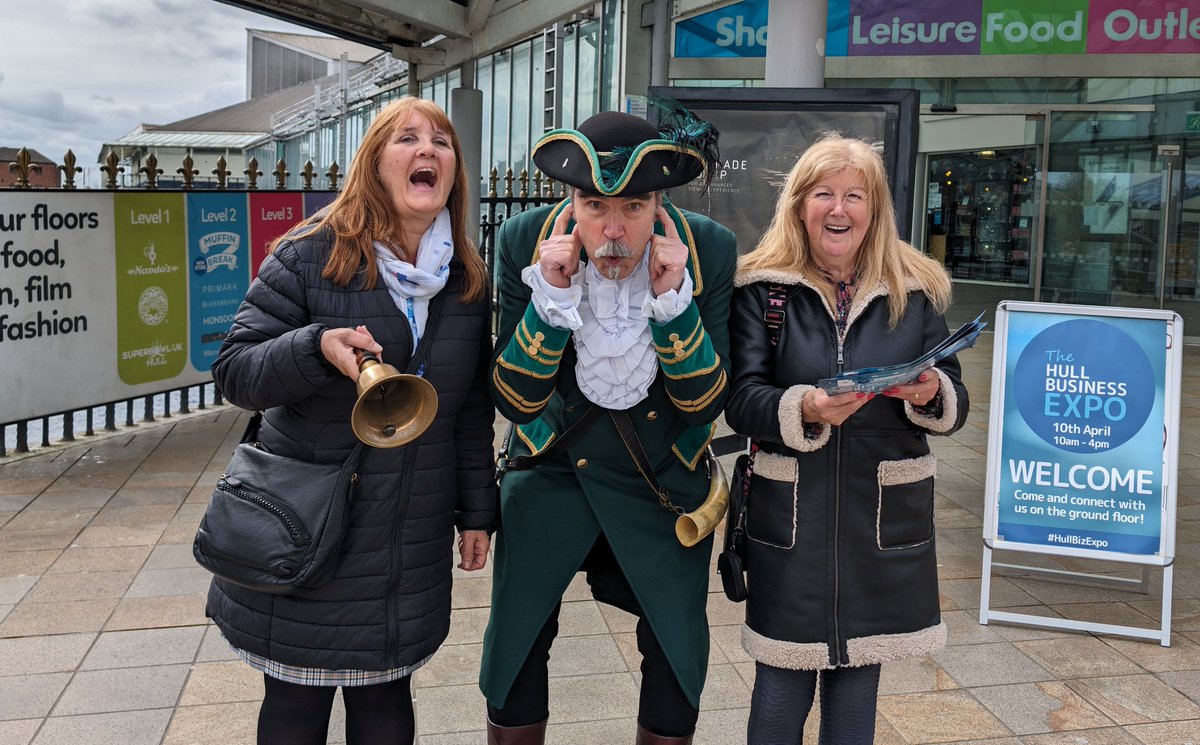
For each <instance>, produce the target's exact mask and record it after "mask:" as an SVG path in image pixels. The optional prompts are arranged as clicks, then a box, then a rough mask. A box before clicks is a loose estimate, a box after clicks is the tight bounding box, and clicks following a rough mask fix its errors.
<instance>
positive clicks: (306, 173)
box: [300, 160, 317, 191]
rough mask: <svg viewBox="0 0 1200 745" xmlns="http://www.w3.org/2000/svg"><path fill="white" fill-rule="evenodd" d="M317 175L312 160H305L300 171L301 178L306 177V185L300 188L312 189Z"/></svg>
mask: <svg viewBox="0 0 1200 745" xmlns="http://www.w3.org/2000/svg"><path fill="white" fill-rule="evenodd" d="M316 175H317V173H316V171H314V170H313V164H312V161H311V160H306V161H304V168H303V169H302V170H301V171H300V178H302V179H304V185H303V186H301V187H300V188H301V189H303V190H304V191H312V182H313V178H315V177H316Z"/></svg>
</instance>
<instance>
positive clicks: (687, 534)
mask: <svg viewBox="0 0 1200 745" xmlns="http://www.w3.org/2000/svg"><path fill="white" fill-rule="evenodd" d="M705 463H706V464H707V470H708V496H706V497H705V498H704V504H702V505H700V506H699V507H697V508H696V509H695V510H694V511H692V512H688V513H685V514H683V515H680V516H679V518H678V519H676V520H675V537H676V538H678V539H679V542H680V543H682V544H683V545H684V546H687V547H688V548H691V547H692V546H695V545H696V544H697V543H699V542H700V541H702V540H704V538H705V536H707V535H708V534H709V533H711V532H713V531H714V530H716V527H717V523H719V522H721V519H722V518H723V517H725V511H726V510H727V509H729V479H727V478H725V469H724V468H722V467H721V461H719V460H717V456H715V455H713V452H712V450H711V449H710V450H709V451H708V457H707V458H706V459H705Z"/></svg>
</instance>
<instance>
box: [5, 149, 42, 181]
mask: <svg viewBox="0 0 1200 745" xmlns="http://www.w3.org/2000/svg"><path fill="white" fill-rule="evenodd" d="M8 170H9V172H10V173H12V172H13V171H16V174H17V182H16V183H15V184H13V186H15V187H16V188H18V189H28V188H29V172H30V171H33V172H34V173H41V172H42V165H41V164H40V163H34V162H33V156H31V155H30V154H29V151H28V150H26V149H25V148H21V149H20V150H18V151H17V162H15V163H9V164H8Z"/></svg>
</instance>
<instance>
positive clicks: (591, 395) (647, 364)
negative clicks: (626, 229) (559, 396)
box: [521, 247, 693, 410]
mask: <svg viewBox="0 0 1200 745" xmlns="http://www.w3.org/2000/svg"><path fill="white" fill-rule="evenodd" d="M649 256H650V251H649V247H647V251H646V254H645V255H644V256H643V258H642V263H641V265H640V266H639V267H638V268H637V269H636V270H635V271H634V272H633V274H631V275H630V276H629V277H626V278H625V279H616V280H614V279H608V278H606V277H604V276H601V274H600V273H599V272H598V271H597V270H596V268H595V267H594V266H593V265H591V264H584V265H583V267H582V271H579V272H576V273H575V276H573V277H571V285H570V286H569V287H567V288H558V287H555V286H554V285H551V284H550V283H549V282H547V281H546V280H545V278H544V277H542V271H541V267H539V266H538V265H536V264H534V265H533V266H528V267H526V268H525V269H523V270H522V271H521V279H522V281H524V282H525V284H527V285H528V286H529V287H530V288H531V289H532V290H533V307H534V309H535V310H536V311H537V314H538V316H539V317H540V318H541V319H542V320H543V321H545V322H546V323H548V324H550V325H551V326H555V327H557V328H569V329H571V330H572V331H573V332H574V333H573V334H572V335H571V338H572V340H573V341H574V342H575V351H576V354H577V357H578V359H577V362H576V363H575V378H576V380H577V381H578V383H579V389H580V390H581V391H582V392H583V395H584V396H586V397H587V399H588V400H589V401H591V402H592V403H595V404H598V405H600V406H603V407H604V408H606V409H616V410H625V409H629V408H632V407H633V406H634V405H636V404H637V403H638V402H639V401H641V400H642V399H644V398H646V393H647V391H649V390H650V384H651V383H653V382H654V376H655V375H657V373H658V355H657V353H656V352H655V349H654V338H653V337H652V336H651V334H650V321H651V320H653V321H655V322H656V323H666V322H668V321H670V320H672V319H674V318H675V317H677V316H678V315H679V314H680V313H682V312H683V311H685V310H687V307H688V306H689V305H691V302H692V287H693V285H692V278H691V275H689V274H685V275H684V278H683V286H682V287H680V288H679V290H678V291H675V290H671V291H669V292H665V293H663V294H662V295H661V296H659V297H657V298H656V297H654V294H653V293H652V292H651V290H650V273H649V268H648V267H649Z"/></svg>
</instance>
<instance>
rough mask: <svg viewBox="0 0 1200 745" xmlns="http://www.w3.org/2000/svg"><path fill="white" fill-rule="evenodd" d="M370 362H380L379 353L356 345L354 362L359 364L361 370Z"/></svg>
mask: <svg viewBox="0 0 1200 745" xmlns="http://www.w3.org/2000/svg"><path fill="white" fill-rule="evenodd" d="M368 362H374V363H376V364H379V362H380V360H379V355H377V354H375V353H374V352H368V351H367V350H365V349H359V348H358V347H355V348H354V363H355V364H356V365H358V367H359V369H360V370H361V369H362V366H363V365H365V364H366V363H368Z"/></svg>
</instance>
